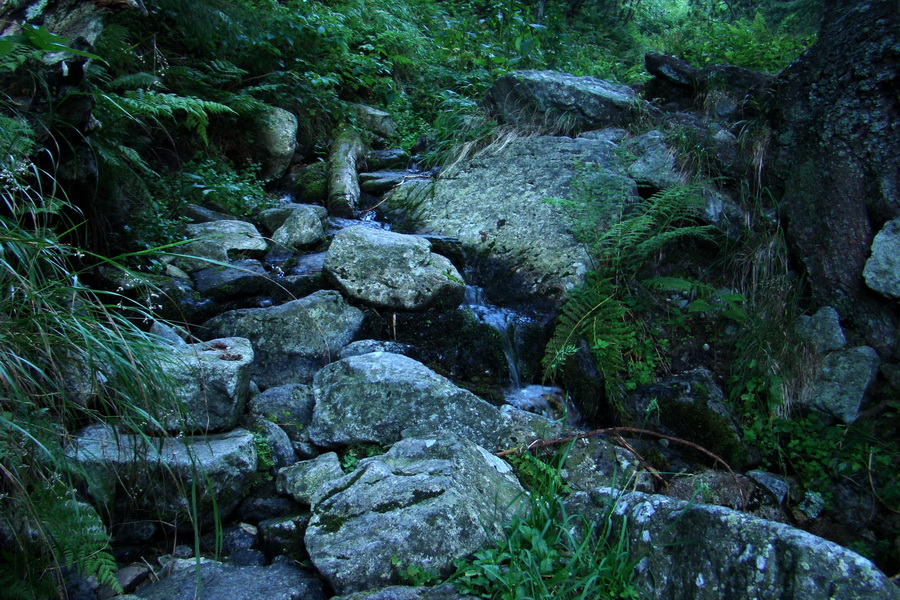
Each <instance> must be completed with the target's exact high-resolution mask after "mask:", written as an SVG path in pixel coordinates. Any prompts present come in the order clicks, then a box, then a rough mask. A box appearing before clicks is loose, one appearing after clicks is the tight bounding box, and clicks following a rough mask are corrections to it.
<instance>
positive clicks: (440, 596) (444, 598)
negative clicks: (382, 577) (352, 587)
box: [331, 585, 474, 600]
mask: <svg viewBox="0 0 900 600" xmlns="http://www.w3.org/2000/svg"><path fill="white" fill-rule="evenodd" d="M331 600H474V596H464V595H462V594H460V593H459V592H457V591H456V590H455V589H453V587H452V586H450V585H439V586H437V587H411V586H405V585H391V586H388V587H386V588H381V589H379V590H374V591H373V590H367V591H365V592H355V593H353V594H346V595H344V596H335V597H334V598H332V599H331Z"/></svg>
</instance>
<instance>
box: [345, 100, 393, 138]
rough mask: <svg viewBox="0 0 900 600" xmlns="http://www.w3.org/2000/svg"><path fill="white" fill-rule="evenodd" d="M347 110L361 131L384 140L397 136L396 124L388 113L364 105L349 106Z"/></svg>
mask: <svg viewBox="0 0 900 600" xmlns="http://www.w3.org/2000/svg"><path fill="white" fill-rule="evenodd" d="M347 108H349V109H350V112H351V113H353V116H354V117H355V118H356V123H357V125H359V126H361V127H362V128H363V129H367V130H368V131H370V132H372V133H374V134H376V135H379V136H381V137H385V138H389V137H393V136H395V135H397V123H396V122H395V121H394V119H393V118H391V115H390V113H386V112H384V111H383V110H378V109H377V108H373V107H371V106H366V105H365V104H349V105H347Z"/></svg>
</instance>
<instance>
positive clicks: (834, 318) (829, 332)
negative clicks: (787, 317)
mask: <svg viewBox="0 0 900 600" xmlns="http://www.w3.org/2000/svg"><path fill="white" fill-rule="evenodd" d="M795 327H796V330H797V335H798V336H799V337H800V338H802V339H803V340H806V341H808V342H810V343H812V345H813V347H814V348H815V349H816V352H818V353H819V354H825V353H826V352H831V351H832V350H840V349H841V348H843V347H844V346H846V345H847V339H846V338H845V337H844V330H843V329H842V328H841V319H840V315H838V312H837V311H836V310H835V309H834V308H832V307H830V306H825V307H822V308H820V309H819V310H818V311H817V312H816V314H814V315H813V316H811V317H810V316H807V315H802V316H801V317H799V318H798V319H797V323H796V325H795Z"/></svg>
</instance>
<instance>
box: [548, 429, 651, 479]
mask: <svg viewBox="0 0 900 600" xmlns="http://www.w3.org/2000/svg"><path fill="white" fill-rule="evenodd" d="M560 474H561V475H562V478H563V480H564V481H565V482H566V483H567V484H568V485H569V486H571V487H572V489H575V490H591V489H594V488H597V487H607V486H608V487H616V488H618V489H627V490H637V491H641V492H653V491H654V490H655V484H654V481H653V477H652V476H651V475H650V473H648V472H647V471H646V470H645V469H643V468H642V467H641V465H640V463H639V462H638V460H637V457H635V455H634V453H633V452H630V451H629V450H626V449H625V448H620V447H619V446H615V445H613V444H610V443H609V442H607V441H605V440H602V439H600V438H599V437H596V436H595V437H590V438H587V439H584V440H579V441H578V442H577V443H575V444H574V445H573V446H572V447H571V449H569V452H568V455H567V456H566V461H565V463H563V466H562V471H561V472H560Z"/></svg>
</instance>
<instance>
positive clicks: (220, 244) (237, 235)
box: [175, 221, 266, 273]
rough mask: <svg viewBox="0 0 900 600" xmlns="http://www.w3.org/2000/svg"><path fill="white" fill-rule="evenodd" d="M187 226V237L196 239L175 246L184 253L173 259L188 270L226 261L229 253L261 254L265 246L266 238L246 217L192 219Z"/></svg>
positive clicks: (179, 266) (177, 264) (178, 251)
mask: <svg viewBox="0 0 900 600" xmlns="http://www.w3.org/2000/svg"><path fill="white" fill-rule="evenodd" d="M186 229H187V234H188V236H189V237H190V238H197V239H196V241H193V242H188V243H187V244H184V245H183V246H178V248H177V250H176V251H177V253H178V254H179V255H183V256H178V257H177V258H176V259H175V266H177V267H178V268H180V269H182V270H184V271H186V272H188V273H192V272H194V271H197V270H200V269H203V268H206V267H212V266H216V263H227V262H228V258H229V256H230V255H237V254H246V253H250V254H251V255H252V254H253V253H256V254H260V255H261V254H262V253H263V252H265V250H266V240H265V239H263V237H262V236H261V235H260V234H259V231H257V230H256V227H254V226H253V225H251V224H250V223H247V222H245V221H210V222H208V223H194V224H191V225H187V226H186ZM234 258H239V256H234ZM204 259H207V260H204Z"/></svg>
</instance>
